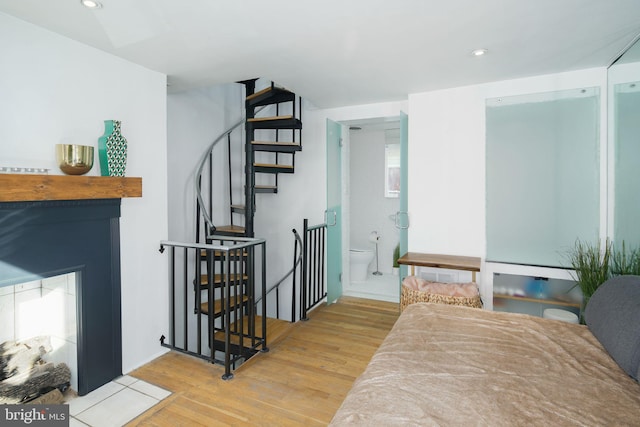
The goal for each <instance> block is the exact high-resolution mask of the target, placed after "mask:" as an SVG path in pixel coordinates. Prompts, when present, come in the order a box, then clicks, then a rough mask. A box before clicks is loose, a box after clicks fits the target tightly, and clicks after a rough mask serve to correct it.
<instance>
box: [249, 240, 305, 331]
mask: <svg viewBox="0 0 640 427" xmlns="http://www.w3.org/2000/svg"><path fill="white" fill-rule="evenodd" d="M291 231H292V232H293V234H294V236H295V239H296V240H295V247H294V262H293V267H291V270H289V272H288V273H287V274H285V275H284V276H283V277H282V279H280V280H278V281H277V282H276V283H275V284H274V285H272V286H271V287H270V288H268V289H267V292H266V293H265V294H264V295H260V296H259V297H258V298H256V302H255V304H256V307H257V306H258V303H259V302H260V301H261V300H262V298H266V296H267V295H269V294H270V293H271V292H272V291H274V290H278V289H279V288H280V285H282V284H283V283H284V281H285V280H287V279H288V278H289V277H290V276H291V275H294V283H293V292H292V294H293V295H292V298H293V304H292V310H293V311H292V313H291V321H292V322H295V314H296V313H295V298H296V293H295V272H296V270H297V268H298V266H299V265H300V264H301V263H302V255H303V252H302V239H301V238H300V235H299V234H298V232H297V231H296V229H295V228H294V229H293V230H291ZM298 248H300V251H299V253H298ZM276 304H278V302H276ZM276 317H279V316H276Z"/></svg>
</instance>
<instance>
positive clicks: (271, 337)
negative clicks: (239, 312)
mask: <svg viewBox="0 0 640 427" xmlns="http://www.w3.org/2000/svg"><path fill="white" fill-rule="evenodd" d="M263 321H264V317H262V316H256V326H255V328H256V329H255V330H256V335H258V336H261V335H262V322H263ZM266 322H267V343H268V344H269V345H271V344H273V343H274V342H277V341H279V340H281V339H282V338H284V337H286V334H287V333H288V332H289V330H290V329H291V328H292V327H293V325H294V324H293V323H291V322H289V321H288V320H281V319H274V318H272V317H267V319H266ZM242 329H243V330H244V333H245V335H248V334H249V316H244V317H243V319H242ZM213 337H214V339H215V340H217V341H224V331H217V332H216V333H215V334H214V336H213ZM246 341H247V338H246V337H245V344H246ZM231 343H232V344H240V337H239V336H238V335H231Z"/></svg>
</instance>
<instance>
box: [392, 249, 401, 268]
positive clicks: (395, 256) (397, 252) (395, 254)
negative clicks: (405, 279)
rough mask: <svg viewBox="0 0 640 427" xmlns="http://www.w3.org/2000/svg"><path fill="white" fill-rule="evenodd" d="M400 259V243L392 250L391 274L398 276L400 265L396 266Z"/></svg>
mask: <svg viewBox="0 0 640 427" xmlns="http://www.w3.org/2000/svg"><path fill="white" fill-rule="evenodd" d="M399 258H400V243H398V244H397V245H396V247H395V249H394V250H393V274H394V275H398V274H399V271H400V264H398V259H399Z"/></svg>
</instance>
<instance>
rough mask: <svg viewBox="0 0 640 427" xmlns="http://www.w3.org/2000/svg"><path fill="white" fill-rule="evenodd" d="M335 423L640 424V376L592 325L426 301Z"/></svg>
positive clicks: (390, 340)
mask: <svg viewBox="0 0 640 427" xmlns="http://www.w3.org/2000/svg"><path fill="white" fill-rule="evenodd" d="M331 425H334V426H336V425H368V426H383V425H384V426H392V425H465V426H469V425H490V426H501V425H504V426H518V425H522V426H525V425H527V426H528V425H554V426H558V425H588V426H596V425H640V385H639V384H638V383H637V382H636V381H635V380H633V379H632V378H631V377H629V376H628V375H627V374H626V373H625V372H624V371H623V370H622V369H621V368H620V367H619V366H618V365H617V364H616V362H615V361H614V360H613V359H612V358H611V357H610V356H609V355H608V354H607V352H606V350H605V349H604V348H603V347H602V345H601V344H600V342H599V341H598V340H597V339H596V338H595V337H594V336H593V334H592V333H591V332H590V331H589V329H588V328H587V327H586V326H584V325H576V324H570V323H565V322H561V321H557V320H551V319H542V318H537V317H533V316H528V315H523V314H514V313H501V312H492V311H486V310H478V309H474V308H469V307H460V306H450V305H440V304H433V303H418V304H412V305H410V306H409V307H407V308H406V309H405V311H404V312H403V313H402V315H401V316H400V317H399V319H398V321H397V323H396V324H395V326H394V327H393V329H392V330H391V332H390V333H389V335H388V336H387V337H386V339H385V340H384V342H383V343H382V345H381V346H380V348H379V349H378V350H377V352H376V353H375V354H374V356H373V358H372V360H371V362H370V363H369V365H368V367H367V369H366V370H365V372H364V373H363V374H362V375H361V376H360V377H359V378H358V379H357V380H356V381H355V383H354V385H353V387H352V389H351V391H350V392H349V393H348V395H347V397H346V398H345V400H344V402H343V404H342V406H341V407H340V408H339V410H338V412H337V413H336V414H335V416H334V418H333V420H332V422H331Z"/></svg>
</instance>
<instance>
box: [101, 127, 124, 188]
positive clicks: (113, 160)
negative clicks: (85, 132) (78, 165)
mask: <svg viewBox="0 0 640 427" xmlns="http://www.w3.org/2000/svg"><path fill="white" fill-rule="evenodd" d="M98 158H99V159H100V175H102V176H124V173H125V169H126V168H127V139H126V138H125V137H124V136H122V133H121V131H120V122H119V121H117V120H105V121H104V135H102V136H101V137H100V138H98Z"/></svg>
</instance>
